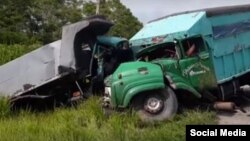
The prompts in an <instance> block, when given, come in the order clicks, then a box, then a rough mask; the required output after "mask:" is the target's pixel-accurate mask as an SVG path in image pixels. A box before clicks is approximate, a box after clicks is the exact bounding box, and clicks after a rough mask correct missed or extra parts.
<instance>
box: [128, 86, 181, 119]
mask: <svg viewBox="0 0 250 141" xmlns="http://www.w3.org/2000/svg"><path fill="white" fill-rule="evenodd" d="M133 105H134V106H133V108H134V109H135V110H136V112H137V114H138V115H139V117H140V119H141V120H142V121H146V122H151V121H163V120H168V119H170V118H172V117H173V116H174V115H175V114H176V112H177V108H178V103H177V99H176V96H175V93H174V92H173V91H172V90H171V89H170V88H165V89H161V90H155V91H152V92H150V93H149V94H146V96H145V97H144V98H142V97H140V98H139V97H138V98H137V100H136V101H134V102H133Z"/></svg>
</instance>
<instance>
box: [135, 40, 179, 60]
mask: <svg viewBox="0 0 250 141" xmlns="http://www.w3.org/2000/svg"><path fill="white" fill-rule="evenodd" d="M160 58H171V59H177V58H178V57H177V52H176V46H175V44H174V43H173V42H170V43H163V44H158V45H153V46H151V47H148V48H145V49H143V50H141V51H139V52H138V53H137V59H138V60H139V61H151V60H155V59H160Z"/></svg>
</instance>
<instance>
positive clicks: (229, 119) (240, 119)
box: [217, 104, 250, 125]
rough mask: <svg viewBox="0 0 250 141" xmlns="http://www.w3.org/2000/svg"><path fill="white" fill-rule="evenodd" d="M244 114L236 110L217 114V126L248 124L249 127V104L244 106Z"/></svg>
mask: <svg viewBox="0 0 250 141" xmlns="http://www.w3.org/2000/svg"><path fill="white" fill-rule="evenodd" d="M243 108H244V110H245V111H246V113H244V112H242V111H240V110H236V111H235V112H222V111H221V112H218V113H217V116H218V118H219V124H248V125H250V104H249V105H245V106H244V107H243Z"/></svg>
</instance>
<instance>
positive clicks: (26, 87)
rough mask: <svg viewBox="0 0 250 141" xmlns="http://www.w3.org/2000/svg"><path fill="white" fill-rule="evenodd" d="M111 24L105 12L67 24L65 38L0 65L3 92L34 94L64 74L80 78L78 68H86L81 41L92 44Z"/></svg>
mask: <svg viewBox="0 0 250 141" xmlns="http://www.w3.org/2000/svg"><path fill="white" fill-rule="evenodd" d="M111 26H112V23H110V22H108V21H106V20H105V18H104V17H102V16H95V17H91V18H88V19H86V20H84V21H80V22H77V23H74V24H71V25H67V26H65V27H63V33H62V40H58V41H55V42H53V43H50V44H48V45H45V46H43V47H41V48H39V49H36V50H34V51H32V52H30V53H28V54H25V55H23V56H21V57H19V58H17V59H15V60H13V61H11V62H8V63H7V64H4V65H2V66H0V95H1V96H9V97H16V96H20V95H26V94H34V93H36V92H35V90H36V89H37V88H38V87H44V86H45V87H47V86H46V85H48V84H50V83H55V82H56V81H61V80H62V79H64V77H65V75H69V74H72V73H73V75H74V77H75V78H77V76H76V75H77V72H78V71H81V70H83V69H84V68H82V67H79V66H81V65H79V62H80V61H83V62H84V59H85V58H84V56H82V55H79V52H80V51H81V45H82V43H86V44H89V45H90V47H93V45H94V44H95V42H96V36H98V35H103V34H105V33H106V32H108V30H109V28H110V27H111ZM87 60H89V59H87ZM83 66H84V65H83ZM88 67H89V66H88ZM65 68H66V69H65ZM85 69H86V70H89V69H88V68H85ZM53 85H55V84H53ZM55 86H56V85H55Z"/></svg>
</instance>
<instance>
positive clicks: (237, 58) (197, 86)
mask: <svg viewBox="0 0 250 141" xmlns="http://www.w3.org/2000/svg"><path fill="white" fill-rule="evenodd" d="M249 39H250V5H242V6H232V7H219V8H212V9H203V10H198V11H191V12H184V13H177V14H173V15H169V16H166V17H163V18H160V19H157V20H154V21H151V22H149V23H148V24H146V25H145V26H144V27H143V28H142V29H141V30H140V31H139V32H137V33H136V34H135V35H134V36H133V37H132V38H131V39H130V44H131V46H132V48H133V50H134V52H135V56H136V58H137V61H135V62H128V63H122V64H121V65H120V66H119V67H118V68H117V69H116V71H115V72H114V73H113V74H112V75H111V76H109V77H107V79H106V81H105V96H104V98H103V99H104V101H103V104H104V107H105V108H108V109H110V108H118V109H123V108H128V107H132V108H133V109H135V110H136V111H137V113H138V114H139V116H140V117H141V118H142V119H143V120H149V121H155V120H156V121H159V120H166V119H169V118H171V117H173V116H174V115H175V114H176V111H177V108H178V106H179V105H183V104H184V103H185V102H187V101H189V102H190V101H191V102H194V101H192V100H195V99H200V98H201V99H202V100H204V101H203V102H205V101H208V103H215V105H214V106H215V108H225V109H231V108H235V103H231V102H232V101H233V102H234V100H235V99H237V97H241V96H247V92H249V85H250V40H249ZM202 100H198V101H202ZM218 102H219V103H218Z"/></svg>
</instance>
